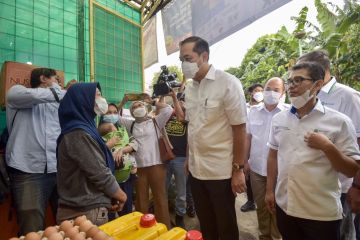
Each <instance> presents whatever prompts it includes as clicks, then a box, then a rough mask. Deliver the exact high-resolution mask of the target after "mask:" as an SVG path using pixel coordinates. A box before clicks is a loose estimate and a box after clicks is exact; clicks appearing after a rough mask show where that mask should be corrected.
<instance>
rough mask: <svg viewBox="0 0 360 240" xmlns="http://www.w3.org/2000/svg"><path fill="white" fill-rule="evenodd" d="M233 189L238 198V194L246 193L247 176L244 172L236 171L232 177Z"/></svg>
mask: <svg viewBox="0 0 360 240" xmlns="http://www.w3.org/2000/svg"><path fill="white" fill-rule="evenodd" d="M231 189H232V191H233V193H234V195H235V196H236V193H243V192H245V191H246V183H245V174H244V172H243V171H242V170H239V171H235V172H233V174H232V177H231Z"/></svg>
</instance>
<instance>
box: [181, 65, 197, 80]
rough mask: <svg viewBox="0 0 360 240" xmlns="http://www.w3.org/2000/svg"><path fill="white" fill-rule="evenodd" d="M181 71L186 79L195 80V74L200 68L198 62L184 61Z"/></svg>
mask: <svg viewBox="0 0 360 240" xmlns="http://www.w3.org/2000/svg"><path fill="white" fill-rule="evenodd" d="M181 69H182V72H183V74H184V76H185V78H186V79H189V78H194V77H195V74H196V73H197V72H198V71H199V67H198V65H197V63H196V62H187V61H183V62H182V63H181Z"/></svg>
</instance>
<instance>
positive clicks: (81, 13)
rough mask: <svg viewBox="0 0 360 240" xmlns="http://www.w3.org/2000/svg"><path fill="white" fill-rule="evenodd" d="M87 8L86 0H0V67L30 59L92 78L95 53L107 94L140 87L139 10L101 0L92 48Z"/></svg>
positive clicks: (0, 117)
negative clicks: (11, 62)
mask: <svg viewBox="0 0 360 240" xmlns="http://www.w3.org/2000/svg"><path fill="white" fill-rule="evenodd" d="M94 6H95V4H94ZM89 9H90V8H89V1H88V0H0V67H1V65H2V64H3V62H4V61H17V62H23V63H26V62H31V63H32V64H33V65H39V66H45V67H50V68H55V69H58V70H63V71H64V72H65V81H66V82H68V81H70V80H71V79H77V80H80V81H89V80H90V72H91V71H90V70H91V69H90V56H91V54H93V56H94V68H95V69H94V72H95V76H96V79H95V80H96V81H99V82H100V83H101V85H102V89H103V94H104V96H105V97H106V98H108V99H109V100H110V101H114V102H116V101H119V100H121V97H122V94H123V93H124V92H127V91H141V90H142V84H143V72H142V56H141V27H140V26H139V24H140V19H141V16H140V13H139V12H138V11H137V10H135V9H133V8H131V7H129V6H127V5H126V4H124V3H122V2H120V1H118V0H99V1H97V2H96V6H95V7H94V27H95V29H94V49H95V52H93V53H91V52H90V45H89V42H90V39H89V32H90V29H89V17H90V12H89ZM111 11H113V12H112V13H111ZM105 44H106V45H105ZM110 44H111V48H109V46H110ZM4 115H5V113H4V112H3V111H1V112H0V130H1V129H2V128H3V127H4V126H5V122H4V119H5V116H4Z"/></svg>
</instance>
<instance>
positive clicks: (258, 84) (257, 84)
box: [247, 83, 264, 93]
mask: <svg viewBox="0 0 360 240" xmlns="http://www.w3.org/2000/svg"><path fill="white" fill-rule="evenodd" d="M257 87H261V88H262V89H264V87H263V85H261V84H260V83H254V84H253V85H251V86H250V87H248V89H247V90H248V92H249V93H252V92H253V91H254V90H255V88H257Z"/></svg>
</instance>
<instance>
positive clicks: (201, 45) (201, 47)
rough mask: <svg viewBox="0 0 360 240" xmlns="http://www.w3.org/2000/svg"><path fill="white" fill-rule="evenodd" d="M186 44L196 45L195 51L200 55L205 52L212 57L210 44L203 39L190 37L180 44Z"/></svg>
mask: <svg viewBox="0 0 360 240" xmlns="http://www.w3.org/2000/svg"><path fill="white" fill-rule="evenodd" d="M185 43H195V45H194V48H193V51H194V52H196V53H197V54H199V55H200V54H201V53H203V52H207V53H208V54H209V55H210V49H209V43H208V42H207V41H205V40H204V39H202V38H201V37H197V36H191V37H188V38H186V39H184V40H182V41H181V42H180V46H182V45H184V44H185Z"/></svg>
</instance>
